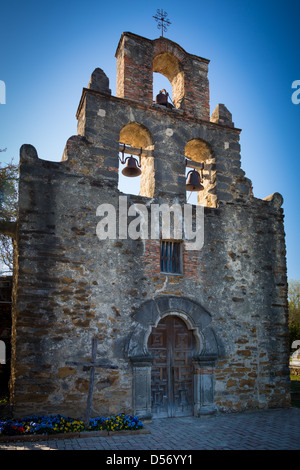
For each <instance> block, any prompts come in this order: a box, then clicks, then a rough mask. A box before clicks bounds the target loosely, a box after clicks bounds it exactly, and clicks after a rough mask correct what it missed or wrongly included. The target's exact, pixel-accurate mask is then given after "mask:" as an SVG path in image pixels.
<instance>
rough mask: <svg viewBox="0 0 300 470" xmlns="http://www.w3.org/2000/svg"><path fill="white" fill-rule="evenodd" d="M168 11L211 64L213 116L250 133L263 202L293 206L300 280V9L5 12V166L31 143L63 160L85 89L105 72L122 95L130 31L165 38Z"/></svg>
mask: <svg viewBox="0 0 300 470" xmlns="http://www.w3.org/2000/svg"><path fill="white" fill-rule="evenodd" d="M158 8H163V9H164V10H165V11H167V12H168V16H169V19H170V20H171V22H172V24H171V26H170V27H169V29H168V32H167V33H166V34H165V36H166V37H168V38H169V39H171V40H172V41H175V42H177V43H178V44H180V45H181V46H182V47H183V48H184V49H185V50H186V51H187V52H189V53H192V54H195V55H199V56H201V57H205V58H207V59H210V61H211V62H210V65H209V75H208V77H209V80H210V99H211V112H212V111H213V109H214V108H215V106H216V105H217V104H218V103H224V104H225V105H226V107H227V108H228V109H229V110H230V112H231V113H232V115H233V121H234V122H235V125H236V127H239V128H241V129H242V133H241V157H242V168H243V170H244V171H245V172H246V176H247V177H248V178H250V179H251V180H252V182H253V188H254V195H255V196H256V197H258V198H264V197H266V196H268V195H270V194H272V193H274V192H279V193H281V194H282V196H283V198H284V205H283V208H284V212H285V231H286V244H287V261H288V277H289V278H290V279H300V256H299V251H300V250H299V227H300V222H299V203H300V198H299V187H300V185H299V177H300V171H299V170H300V163H299V160H300V158H299V157H300V156H299V124H300V104H299V105H295V104H293V103H292V100H291V96H292V93H293V91H294V90H293V89H292V83H293V81H295V80H300V48H299V44H300V41H299V39H300V37H299V36H300V33H299V30H300V27H299V20H300V4H299V2H298V1H295V0H293V1H289V0H288V1H280V2H274V1H272V2H271V1H269V0H268V1H266V0H261V1H256V0H252V1H248V0H240V1H238V0H227V1H221V0H215V1H214V0H210V1H206V2H204V1H191V0H187V1H185V2H182V1H180V2H179V1H177V0H173V1H169V0H164V2H163V3H157V4H155V3H153V2H147V1H143V2H141V1H130V0H128V1H126V2H124V1H122V2H121V1H119V0H116V1H114V2H111V3H110V2H103V1H101V0H98V1H94V0H86V1H85V2H82V1H80V2H79V1H76V0H73V1H72V2H67V1H63V0H60V1H57V0H52V1H46V0H43V1H42V0H39V1H33V0H28V1H26V2H25V1H17V0H10V1H7V2H2V6H1V30H0V44H1V46H0V47H1V66H0V80H3V81H4V82H5V84H6V104H5V105H2V104H1V105H0V149H3V148H7V151H6V152H5V153H4V152H2V153H0V160H1V161H2V162H3V161H10V160H11V158H14V161H15V162H18V160H19V149H20V147H21V145H22V144H24V143H27V144H32V145H34V146H35V147H36V149H37V151H38V154H39V157H40V158H43V159H46V160H54V161H59V160H60V159H61V156H62V153H63V150H64V146H65V143H66V141H67V139H68V138H69V137H70V136H71V135H74V134H76V133H77V132H76V128H77V121H76V118H75V114H76V110H77V106H78V103H79V100H80V96H81V91H82V88H83V87H86V86H87V83H88V81H89V78H90V75H91V73H92V72H93V70H94V69H95V68H96V67H100V68H102V69H103V70H104V71H105V73H106V74H107V76H108V77H109V79H110V88H111V89H112V94H113V95H115V94H116V59H115V51H116V48H117V45H118V41H119V39H120V36H121V34H122V32H123V31H130V32H132V33H135V34H138V35H141V36H144V37H147V38H150V39H155V38H157V37H159V35H160V32H159V30H158V29H157V26H156V23H155V21H154V19H153V15H155V13H156V10H157V9H158Z"/></svg>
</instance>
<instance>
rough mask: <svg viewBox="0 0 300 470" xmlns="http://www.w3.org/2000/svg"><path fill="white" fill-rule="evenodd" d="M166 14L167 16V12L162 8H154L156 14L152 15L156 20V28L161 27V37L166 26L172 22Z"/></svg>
mask: <svg viewBox="0 0 300 470" xmlns="http://www.w3.org/2000/svg"><path fill="white" fill-rule="evenodd" d="M167 16H168V13H167V12H166V11H164V10H163V9H161V10H159V9H158V10H156V15H155V16H153V18H154V19H155V21H157V28H158V29H160V28H161V35H162V37H163V36H164V31H165V32H166V31H167V27H168V26H170V24H172V23H171V21H169V20H168V18H167Z"/></svg>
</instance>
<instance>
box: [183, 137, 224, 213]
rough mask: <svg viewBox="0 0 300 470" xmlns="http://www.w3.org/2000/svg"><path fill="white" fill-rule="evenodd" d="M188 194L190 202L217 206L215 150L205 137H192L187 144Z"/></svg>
mask: <svg viewBox="0 0 300 470" xmlns="http://www.w3.org/2000/svg"><path fill="white" fill-rule="evenodd" d="M185 157H186V178H187V184H186V196H187V202H188V203H189V204H200V205H202V206H206V207H216V206H217V196H216V194H215V189H214V188H215V171H214V162H215V159H214V157H213V151H212V149H211V146H210V145H209V144H208V143H207V142H205V141H204V140H203V139H200V138H196V139H191V140H190V141H189V142H187V144H186V146H185Z"/></svg>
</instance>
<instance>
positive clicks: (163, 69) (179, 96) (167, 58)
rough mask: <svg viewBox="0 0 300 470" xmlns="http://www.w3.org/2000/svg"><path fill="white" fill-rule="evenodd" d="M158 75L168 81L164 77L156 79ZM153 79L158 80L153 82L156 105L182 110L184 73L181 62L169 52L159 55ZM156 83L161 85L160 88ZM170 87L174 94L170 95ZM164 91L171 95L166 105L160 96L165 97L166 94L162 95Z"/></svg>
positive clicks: (156, 57) (155, 63) (155, 61)
mask: <svg viewBox="0 0 300 470" xmlns="http://www.w3.org/2000/svg"><path fill="white" fill-rule="evenodd" d="M156 74H161V75H162V76H163V77H165V78H166V79H167V80H166V79H164V78H163V77H161V78H160V79H159V78H158V77H157V78H156V77H155V76H156ZM153 77H155V79H156V80H157V81H156V80H153V85H154V86H153V93H154V97H153V98H154V100H155V101H156V103H157V104H162V105H165V106H167V107H170V108H172V107H174V108H177V109H178V108H181V107H182V104H183V98H184V73H183V69H182V66H181V64H180V62H179V60H178V59H177V58H176V57H175V56H174V55H173V54H170V53H169V52H163V53H161V54H158V55H157V56H155V57H154V59H153ZM160 80H161V81H160ZM156 83H158V84H159V86H158V87H157V85H156ZM169 85H171V89H172V94H170V93H169V89H170V86H169ZM164 89H165V90H166V92H167V93H168V94H169V97H168V99H167V101H166V103H164V96H160V95H164V92H163V93H160V91H161V90H164ZM165 99H166V98H165Z"/></svg>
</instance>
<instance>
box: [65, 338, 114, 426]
mask: <svg viewBox="0 0 300 470" xmlns="http://www.w3.org/2000/svg"><path fill="white" fill-rule="evenodd" d="M97 342H98V340H97V338H93V339H92V360H91V362H75V361H71V362H66V364H68V365H72V366H83V367H87V368H88V369H90V383H89V393H88V398H87V403H86V413H85V421H84V424H85V426H86V427H87V426H88V425H89V423H90V417H91V409H92V401H93V390H94V380H95V368H96V367H101V368H105V369H118V366H113V365H110V364H103V363H102V362H96V356H97Z"/></svg>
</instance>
